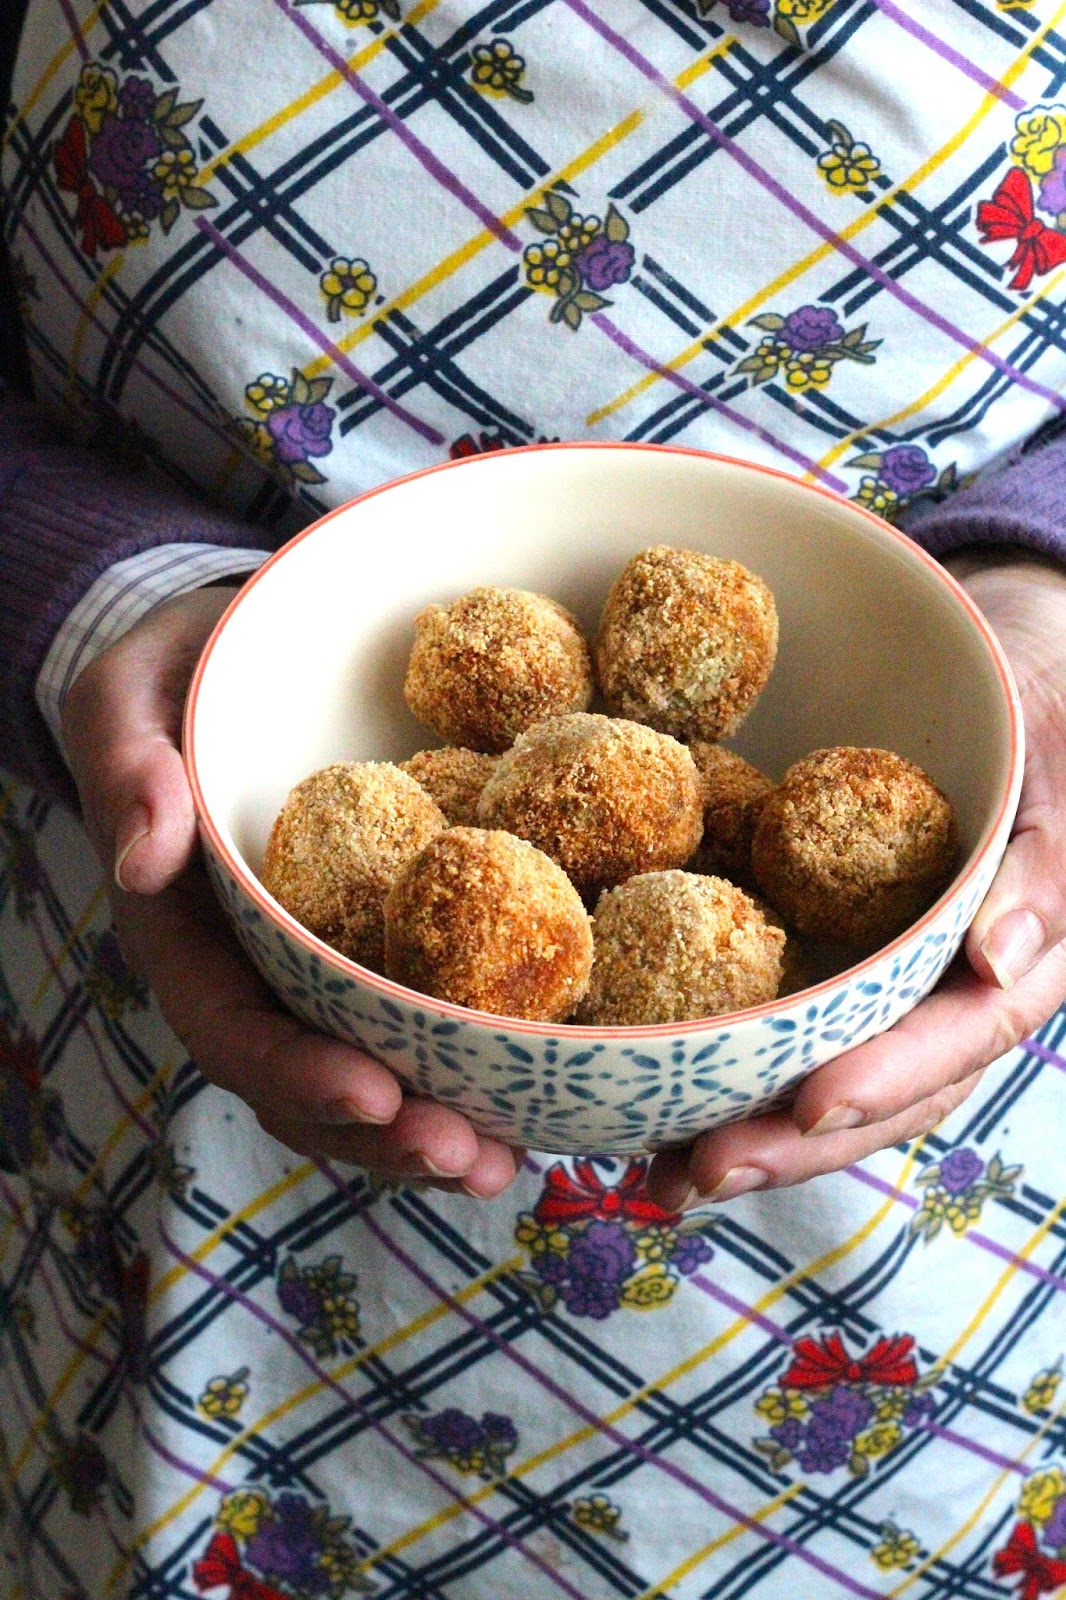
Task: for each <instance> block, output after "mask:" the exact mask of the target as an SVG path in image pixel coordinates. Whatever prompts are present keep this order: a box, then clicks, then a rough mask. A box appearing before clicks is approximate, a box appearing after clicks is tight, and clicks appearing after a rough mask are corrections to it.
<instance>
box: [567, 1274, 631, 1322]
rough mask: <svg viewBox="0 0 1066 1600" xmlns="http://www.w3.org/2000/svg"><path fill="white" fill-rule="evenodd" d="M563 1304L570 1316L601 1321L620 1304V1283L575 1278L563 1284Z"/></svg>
mask: <svg viewBox="0 0 1066 1600" xmlns="http://www.w3.org/2000/svg"><path fill="white" fill-rule="evenodd" d="M562 1296H563V1305H564V1306H565V1307H566V1309H567V1311H569V1313H570V1315H571V1316H572V1317H591V1318H592V1320H593V1321H594V1322H602V1321H603V1320H604V1318H605V1317H609V1316H610V1315H611V1312H612V1311H617V1310H618V1307H619V1306H620V1305H621V1304H622V1285H621V1284H620V1283H597V1282H596V1281H595V1280H594V1279H592V1278H576V1279H575V1280H574V1281H573V1282H572V1283H566V1284H564V1285H563V1290H562Z"/></svg>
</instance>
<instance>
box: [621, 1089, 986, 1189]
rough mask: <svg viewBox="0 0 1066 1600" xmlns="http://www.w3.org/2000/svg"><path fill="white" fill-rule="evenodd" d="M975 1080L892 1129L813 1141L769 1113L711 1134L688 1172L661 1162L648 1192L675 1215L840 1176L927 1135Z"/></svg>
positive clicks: (916, 1108) (910, 1111)
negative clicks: (829, 1175)
mask: <svg viewBox="0 0 1066 1600" xmlns="http://www.w3.org/2000/svg"><path fill="white" fill-rule="evenodd" d="M983 1075H984V1074H983V1070H982V1071H981V1072H975V1073H973V1074H972V1075H971V1076H970V1077H969V1078H965V1079H963V1080H962V1081H961V1082H960V1083H953V1084H951V1085H949V1086H948V1087H947V1088H945V1089H941V1090H940V1091H939V1092H938V1093H937V1094H935V1095H931V1096H930V1097H929V1098H928V1099H926V1100H922V1101H921V1102H919V1104H918V1105H913V1106H908V1107H907V1109H906V1111H903V1112H901V1113H900V1114H899V1115H898V1116H896V1117H891V1118H889V1120H888V1121H886V1122H879V1123H875V1124H872V1125H871V1126H870V1127H868V1128H854V1129H848V1130H847V1131H846V1132H843V1133H834V1134H827V1135H826V1136H825V1137H824V1138H819V1139H808V1138H805V1137H804V1136H803V1134H801V1133H800V1131H799V1129H798V1128H797V1127H796V1125H795V1123H794V1122H793V1121H792V1120H791V1118H790V1117H789V1115H788V1113H787V1112H784V1111H778V1112H771V1113H769V1114H768V1115H767V1116H765V1117H753V1118H751V1120H750V1121H748V1122H737V1123H733V1124H731V1125H730V1126H729V1127H728V1128H718V1129H716V1130H715V1131H714V1132H713V1133H709V1134H705V1135H704V1137H703V1138H702V1139H698V1140H697V1141H696V1143H695V1145H694V1146H693V1147H692V1151H691V1154H690V1156H689V1159H688V1162H687V1164H686V1165H685V1166H684V1168H683V1170H682V1169H681V1167H680V1164H679V1162H678V1157H677V1153H676V1152H669V1160H668V1161H663V1166H662V1169H661V1171H656V1170H655V1169H656V1163H658V1162H659V1161H660V1159H662V1158H660V1157H658V1156H657V1157H656V1160H655V1162H653V1164H652V1171H651V1172H650V1173H649V1176H648V1189H649V1192H651V1193H652V1195H653V1198H655V1199H656V1200H657V1201H658V1202H659V1204H660V1205H665V1206H667V1207H669V1208H670V1209H671V1210H683V1209H685V1208H686V1207H689V1206H693V1205H698V1204H702V1203H705V1202H707V1201H712V1202H721V1201H724V1200H735V1199H736V1198H737V1197H738V1196H740V1195H742V1194H750V1193H752V1192H753V1191H755V1190H757V1189H768V1188H769V1189H780V1188H785V1187H787V1186H789V1185H791V1184H796V1183H806V1182H807V1180H808V1179H810V1178H818V1177H822V1176H824V1174H826V1173H828V1172H837V1171H840V1170H842V1169H843V1168H846V1167H850V1166H852V1165H854V1163H855V1162H857V1161H864V1160H865V1159H866V1158H867V1157H868V1156H871V1155H873V1154H874V1153H875V1152H876V1151H878V1150H884V1149H887V1148H889V1147H890V1146H892V1145H897V1144H905V1143H906V1142H907V1141H908V1140H910V1139H916V1138H919V1137H920V1136H921V1135H923V1134H926V1133H929V1132H930V1131H931V1130H932V1129H933V1128H935V1127H936V1126H937V1124H938V1123H940V1122H943V1120H944V1119H945V1117H948V1116H950V1115H951V1113H952V1112H953V1111H955V1110H957V1108H958V1107H959V1106H960V1105H961V1104H962V1102H963V1101H964V1100H965V1099H966V1097H967V1096H968V1095H970V1094H972V1092H973V1090H974V1089H975V1088H976V1087H977V1085H978V1083H979V1082H980V1081H981V1078H982V1077H983Z"/></svg>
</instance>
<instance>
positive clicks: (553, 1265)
mask: <svg viewBox="0 0 1066 1600" xmlns="http://www.w3.org/2000/svg"><path fill="white" fill-rule="evenodd" d="M533 1270H534V1271H535V1272H536V1274H537V1277H538V1278H540V1280H541V1282H542V1283H555V1284H559V1283H565V1281H566V1279H567V1278H568V1277H569V1276H570V1267H569V1265H568V1263H567V1259H566V1257H565V1256H561V1255H559V1254H558V1253H557V1252H556V1251H554V1250H542V1251H541V1253H540V1255H539V1256H534V1258H533Z"/></svg>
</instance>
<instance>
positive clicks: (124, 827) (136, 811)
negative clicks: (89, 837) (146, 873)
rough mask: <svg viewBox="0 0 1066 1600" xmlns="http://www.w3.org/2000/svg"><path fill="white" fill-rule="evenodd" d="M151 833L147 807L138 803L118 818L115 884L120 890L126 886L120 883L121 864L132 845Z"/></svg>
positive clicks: (150, 819) (150, 821)
mask: <svg viewBox="0 0 1066 1600" xmlns="http://www.w3.org/2000/svg"><path fill="white" fill-rule="evenodd" d="M151 831H152V818H151V816H150V814H149V811H148V807H147V806H142V805H141V804H140V802H139V801H138V803H137V804H136V805H133V806H130V808H129V810H128V811H125V812H123V814H122V816H121V817H120V818H119V824H118V827H117V828H116V829H115V882H116V883H117V884H118V886H119V888H120V889H125V888H126V885H125V884H124V883H123V881H122V864H123V862H124V861H125V859H126V857H127V856H128V855H129V853H130V851H131V850H132V849H133V847H134V845H135V844H137V843H139V841H140V840H141V839H146V838H147V837H148V835H149V834H150V833H151Z"/></svg>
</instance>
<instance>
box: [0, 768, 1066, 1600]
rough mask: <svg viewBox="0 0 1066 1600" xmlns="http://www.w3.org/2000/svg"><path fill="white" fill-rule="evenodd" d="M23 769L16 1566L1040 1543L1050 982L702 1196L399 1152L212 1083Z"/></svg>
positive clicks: (650, 1584)
mask: <svg viewBox="0 0 1066 1600" xmlns="http://www.w3.org/2000/svg"><path fill="white" fill-rule="evenodd" d="M2 804H3V808H4V809H3V816H2V820H0V839H2V843H3V850H4V858H3V859H4V871H3V878H2V888H0V944H2V948H3V949H4V951H5V952H6V954H5V957H4V965H3V969H2V978H0V1021H2V1031H0V1041H2V1042H0V1095H2V1110H3V1128H4V1134H3V1143H2V1145H0V1283H2V1290H0V1294H2V1298H0V1307H2V1313H3V1315H2V1323H0V1361H2V1375H3V1376H2V1381H3V1394H4V1400H3V1407H2V1412H0V1417H2V1421H0V1437H2V1449H3V1463H4V1475H5V1485H4V1498H5V1501H6V1504H7V1510H8V1515H7V1517H6V1519H5V1521H4V1523H3V1526H2V1529H0V1540H2V1542H3V1545H4V1548H5V1550H6V1552H7V1556H8V1560H9V1562H10V1566H9V1568H8V1569H7V1571H6V1573H5V1576H4V1579H3V1582H4V1588H3V1592H4V1594H5V1595H7V1596H10V1597H11V1600H25V1597H31V1596H32V1597H39V1600H57V1597H59V1596H63V1597H64V1600H66V1597H67V1596H68V1595H69V1596H75V1595H76V1596H81V1597H91V1600H105V1597H110V1596H115V1595H132V1596H142V1597H149V1596H151V1597H157V1600H164V1597H166V1600H192V1597H194V1596H197V1595H199V1594H207V1595H212V1596H214V1595H217V1596H220V1597H224V1596H226V1595H227V1594H229V1595H230V1596H231V1597H238V1600H270V1597H275V1596H282V1597H290V1600H295V1597H297V1596H300V1597H311V1596H319V1595H338V1596H340V1595H348V1594H359V1593H363V1592H368V1593H369V1592H372V1593H374V1594H376V1595H379V1596H395V1597H397V1600H398V1597H401V1596H403V1597H411V1600H414V1597H419V1600H428V1597H433V1600H436V1597H441V1600H445V1597H446V1600H458V1597H462V1600H468V1597H469V1600H519V1597H522V1600H527V1597H529V1596H536V1597H537V1600H541V1597H544V1600H549V1597H552V1600H554V1597H556V1596H564V1595H566V1596H571V1597H573V1600H600V1597H608V1596H610V1597H614V1596H627V1597H634V1596H638V1595H639V1596H651V1595H658V1594H661V1595H670V1596H677V1597H679V1600H694V1597H696V1596H710V1595H714V1596H715V1597H716V1600H717V1597H722V1596H727V1597H739V1596H742V1595H743V1596H749V1595H755V1596H758V1597H759V1600H771V1597H772V1600H780V1597H781V1596H782V1595H783V1594H788V1595H789V1596H797V1597H802V1600H807V1597H822V1596H836V1595H838V1594H840V1595H860V1596H874V1595H903V1594H908V1593H910V1594H915V1595H925V1596H945V1597H946V1596H966V1597H973V1600H991V1597H992V1596H996V1595H1004V1594H1008V1593H1013V1592H1015V1590H1014V1580H1013V1578H1011V1579H1009V1580H1008V1579H1007V1578H1006V1577H1005V1576H1002V1577H1001V1576H997V1570H998V1568H997V1562H998V1564H999V1568H1003V1563H1004V1560H1005V1557H1004V1555H1003V1552H1004V1551H1007V1552H1009V1551H1011V1550H1012V1549H1013V1550H1014V1551H1015V1552H1022V1554H1023V1555H1024V1554H1025V1552H1026V1550H1027V1548H1028V1547H1027V1546H1024V1540H1025V1538H1026V1537H1027V1536H1029V1535H1031V1537H1032V1539H1033V1540H1034V1546H1033V1550H1032V1552H1029V1554H1031V1555H1032V1558H1033V1560H1034V1561H1035V1560H1038V1559H1039V1560H1044V1561H1046V1563H1047V1569H1046V1570H1047V1571H1049V1572H1053V1571H1054V1570H1057V1569H1056V1567H1055V1563H1056V1561H1057V1555H1056V1549H1057V1544H1058V1543H1060V1542H1063V1541H1066V1535H1064V1534H1063V1533H1062V1531H1061V1524H1062V1522H1063V1520H1064V1513H1066V1423H1064V1420H1063V1413H1064V1410H1066V1390H1064V1389H1063V1385H1062V1361H1061V1356H1062V1342H1063V1340H1062V1330H1063V1315H1062V1305H1063V1302H1062V1300H1061V1299H1060V1298H1059V1297H1060V1295H1061V1294H1062V1291H1063V1289H1064V1288H1066V1277H1064V1274H1066V1218H1064V1215H1063V1208H1064V1204H1066V1202H1064V1201H1063V1200H1062V1198H1061V1189H1062V1185H1061V1140H1060V1137H1059V1134H1058V1131H1057V1130H1058V1128H1059V1127H1060V1125H1061V1097H1062V1092H1063V1088H1062V1084H1063V1078H1062V1074H1063V1073H1066V1054H1063V1047H1064V1045H1066V1016H1059V1017H1058V1018H1056V1019H1055V1020H1054V1021H1053V1022H1052V1023H1051V1024H1049V1026H1048V1027H1047V1028H1046V1029H1045V1030H1044V1032H1043V1035H1042V1037H1041V1039H1040V1040H1034V1041H1032V1042H1031V1043H1030V1044H1029V1045H1027V1046H1026V1047H1025V1048H1023V1049H1021V1050H1018V1051H1016V1052H1015V1053H1014V1054H1013V1055H1012V1056H1011V1057H1010V1058H1009V1059H1007V1060H1005V1061H1004V1062H1003V1063H1002V1064H1001V1065H1000V1066H999V1067H998V1068H997V1069H996V1071H994V1072H992V1073H990V1074H989V1075H988V1077H987V1078H986V1080H985V1083H984V1085H983V1086H982V1088H981V1089H980V1091H979V1092H978V1094H976V1095H975V1096H974V1097H973V1098H972V1099H971V1100H970V1101H969V1102H968V1103H967V1104H966V1106H964V1107H963V1108H962V1109H961V1110H960V1111H959V1112H958V1113H957V1114H956V1115H955V1116H954V1117H953V1118H952V1119H951V1120H950V1121H949V1122H948V1123H945V1124H944V1125H942V1126H941V1127H940V1128H939V1129H937V1130H936V1131H935V1132H934V1133H932V1134H930V1135H928V1136H927V1137H926V1138H925V1139H923V1140H921V1141H919V1142H917V1143H915V1144H913V1145H912V1146H910V1147H909V1148H907V1149H896V1150H889V1151H887V1152H884V1153H883V1154H882V1155H880V1156H878V1157H876V1158H875V1159H873V1160H871V1161H869V1162H867V1163H865V1164H864V1165H863V1166H861V1167H857V1168H855V1169H853V1170H851V1171H849V1172H846V1173H843V1174H840V1175H839V1176H836V1177H832V1178H827V1179H824V1180H821V1181H819V1182H817V1183H814V1184H810V1185H808V1186H807V1187H806V1188H804V1189H803V1190H802V1191H783V1192H781V1193H779V1194H771V1195H764V1196H752V1197H748V1198H746V1199H744V1200H742V1201H738V1202H735V1203H733V1204H731V1205H730V1206H728V1207H726V1208H724V1209H722V1210H721V1211H708V1212H704V1213H696V1214H695V1215H694V1216H692V1217H690V1218H688V1219H686V1220H685V1221H684V1222H681V1221H680V1220H679V1219H678V1218H676V1217H669V1216H664V1215H662V1214H656V1213H655V1210H654V1208H651V1207H650V1206H649V1204H648V1202H647V1200H646V1197H643V1195H642V1193H641V1190H640V1187H639V1183H636V1184H634V1178H639V1164H632V1165H630V1166H629V1167H628V1168H627V1167H626V1165H625V1164H624V1163H622V1162H620V1161H613V1162H612V1161H606V1160H605V1161H598V1162H595V1163H592V1164H588V1163H580V1162H565V1163H558V1162H554V1161H552V1159H551V1158H545V1157H535V1158H531V1159H530V1161H529V1162H528V1164H527V1167H526V1169H525V1170H524V1171H523V1173H522V1175H521V1177H520V1179H519V1182H518V1184H517V1185H516V1186H515V1188H514V1189H512V1190H511V1191H509V1193H508V1194H507V1196H506V1197H505V1198H503V1199H502V1200H501V1201H499V1202H497V1203H496V1204H494V1205H490V1206H483V1205H479V1204H478V1203H476V1202H474V1201H469V1200H467V1199H465V1197H457V1196H443V1195H440V1194H437V1193H434V1192H433V1191H431V1190H428V1189H422V1190H420V1189H418V1188H411V1187H408V1188H390V1187H388V1186H382V1185H380V1184H377V1183H375V1182H374V1181H373V1180H372V1179H371V1178H370V1177H369V1176H368V1175H366V1174H363V1173H357V1172H353V1171H351V1170H347V1169H346V1170H343V1171H342V1170H339V1169H335V1168H331V1167H329V1166H322V1167H320V1168H316V1167H315V1166H314V1165H313V1164H312V1163H310V1162H307V1161H304V1160H301V1159H299V1158H297V1157H294V1156H292V1155H291V1154H289V1153H288V1152H287V1151H285V1150H284V1149H282V1148H281V1147H280V1146H278V1145H276V1144H274V1143H273V1142H272V1141H270V1140H269V1139H266V1138H265V1137H264V1136H263V1135H262V1134H261V1133H260V1132H259V1130H258V1128H257V1125H256V1123H255V1121H254V1119H253V1118H252V1115H251V1113H250V1112H249V1111H248V1110H247V1109H246V1108H245V1107H244V1106H243V1104H242V1103H241V1102H239V1101H237V1100H235V1099H233V1098H231V1097H229V1096H227V1095H225V1094H223V1093H222V1092H221V1091H218V1090H215V1089H213V1088H211V1087H209V1086H207V1085H206V1084H205V1083H204V1082H203V1080H202V1079H201V1078H200V1076H199V1075H198V1073H197V1072H196V1070H195V1068H194V1067H193V1066H192V1064H191V1063H190V1062H188V1061H187V1060H186V1059H185V1057H184V1053H183V1052H182V1050H181V1049H180V1047H179V1046H178V1045H177V1043H176V1042H175V1040H174V1039H173V1037H172V1036H171V1035H170V1034H169V1033H168V1031H167V1029H166V1027H165V1026H164V1025H163V1023H162V1022H161V1020H160V1019H159V1017H158V1016H157V1015H156V1014H155V1012H154V1011H153V1010H152V1008H151V1007H150V1005H149V1003H148V1000H147V996H146V994H145V992H144V990H143V988H142V987H141V986H140V985H139V984H138V982H137V981H136V979H134V978H133V977H132V976H131V974H130V973H129V972H128V971H127V970H126V968H125V967H124V965H123V962H122V959H121V956H120V955H119V952H118V948H117V945H116V943H115V940H114V936H113V934H112V933H111V932H110V930H109V928H108V925H107V921H106V917H105V914H104V901H103V894H102V890H101V888H100V886H99V884H98V882H97V880H96V877H95V874H93V873H92V872H91V871H89V870H88V868H87V865H86V851H85V845H84V840H83V838H82V836H81V834H80V832H79V830H78V828H77V826H76V824H75V823H74V822H73V821H72V820H71V819H70V817H69V816H68V815H67V814H66V813H65V812H63V811H62V810H61V809H59V808H54V809H52V810H51V811H49V810H47V809H46V808H45V807H43V806H42V805H41V804H40V802H39V801H37V800H36V799H35V798H34V797H33V796H32V795H31V794H30V793H29V792H28V791H25V790H18V789H15V788H14V787H7V788H5V789H4V791H3V793H2ZM627 1176H628V1179H629V1182H628V1183H627V1182H626V1178H627ZM612 1196H613V1199H612ZM837 1341H839V1343H838V1342H837ZM1019 1530H1021V1532H1019ZM1019 1558H1021V1557H1019ZM1006 1570H1007V1569H1004V1571H1006ZM227 1585H228V1588H227ZM1020 1592H1025V1593H1028V1592H1030V1591H1028V1590H1025V1591H1020ZM1031 1592H1032V1593H1033V1594H1038V1593H1045V1592H1051V1591H1050V1590H1047V1589H1046V1588H1045V1589H1042V1590H1041V1589H1033V1590H1032V1591H1031Z"/></svg>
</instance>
